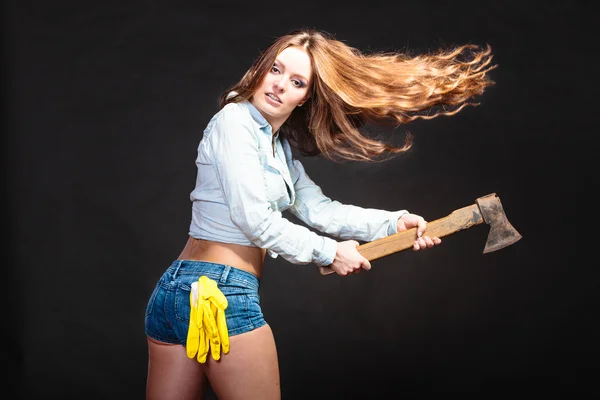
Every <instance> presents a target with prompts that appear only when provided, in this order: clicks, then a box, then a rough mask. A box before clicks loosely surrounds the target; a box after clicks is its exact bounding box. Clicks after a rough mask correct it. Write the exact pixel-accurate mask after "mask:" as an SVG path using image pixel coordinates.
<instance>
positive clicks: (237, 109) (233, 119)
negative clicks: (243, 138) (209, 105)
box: [206, 103, 249, 131]
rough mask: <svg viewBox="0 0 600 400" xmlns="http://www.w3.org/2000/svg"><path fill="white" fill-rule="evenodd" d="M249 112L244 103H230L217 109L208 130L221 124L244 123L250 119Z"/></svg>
mask: <svg viewBox="0 0 600 400" xmlns="http://www.w3.org/2000/svg"><path fill="white" fill-rule="evenodd" d="M248 117H249V114H248V111H247V110H246V109H245V107H244V106H243V104H240V103H228V104H226V105H225V106H223V107H222V108H221V109H220V110H219V111H217V112H216V113H215V114H214V115H213V116H212V118H211V119H210V121H209V123H208V125H207V127H206V131H210V130H213V129H214V128H215V127H219V126H221V125H224V124H226V125H231V124H236V123H237V124H240V123H241V124H243V123H245V122H246V121H247V120H248Z"/></svg>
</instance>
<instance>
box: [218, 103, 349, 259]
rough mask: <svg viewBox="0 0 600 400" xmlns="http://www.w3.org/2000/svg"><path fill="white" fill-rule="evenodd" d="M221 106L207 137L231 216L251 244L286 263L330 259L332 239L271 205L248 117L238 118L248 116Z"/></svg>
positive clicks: (257, 147)
mask: <svg viewBox="0 0 600 400" xmlns="http://www.w3.org/2000/svg"><path fill="white" fill-rule="evenodd" d="M226 111H227V112H223V113H221V114H220V115H219V116H218V117H217V119H216V121H215V123H214V125H213V126H212V128H211V132H210V137H209V138H208V139H209V143H210V148H211V152H212V155H213V160H214V165H215V168H216V175H217V179H218V180H219V183H220V185H221V188H222V190H223V196H224V199H225V202H226V203H227V204H228V206H229V209H230V213H231V220H232V222H233V223H234V224H235V225H236V226H237V227H238V228H239V229H240V230H241V231H242V232H243V233H244V234H245V235H246V236H247V237H248V239H249V240H250V241H251V242H252V243H253V244H254V245H256V246H258V247H261V248H265V249H269V250H271V251H272V252H275V253H276V254H278V255H280V256H282V257H283V258H284V259H286V260H288V261H290V262H291V263H294V264H308V263H315V264H317V265H329V264H331V263H332V262H333V259H334V257H335V254H336V250H337V242H336V241H335V240H333V239H331V238H328V237H325V236H321V235H318V234H316V233H315V232H313V231H311V230H309V229H307V228H306V227H304V226H301V225H297V224H294V223H292V222H291V221H289V220H287V219H285V218H283V217H282V215H281V212H280V211H278V210H273V209H272V208H271V205H270V203H269V201H268V198H267V193H266V188H265V181H264V170H263V166H262V164H261V162H260V157H261V153H260V152H261V149H260V145H259V140H258V138H257V136H256V135H257V133H256V132H254V131H253V129H252V126H251V124H250V123H248V124H245V123H243V122H240V121H243V120H244V118H247V117H246V116H245V115H244V114H240V110H239V109H236V108H233V107H232V108H231V109H228V110H226ZM259 134H262V133H261V132H259ZM263 151H264V150H263Z"/></svg>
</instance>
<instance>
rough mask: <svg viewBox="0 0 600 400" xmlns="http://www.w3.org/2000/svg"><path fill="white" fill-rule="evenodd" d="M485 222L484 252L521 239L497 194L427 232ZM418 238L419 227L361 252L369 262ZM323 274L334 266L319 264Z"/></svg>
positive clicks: (440, 233)
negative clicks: (486, 231)
mask: <svg viewBox="0 0 600 400" xmlns="http://www.w3.org/2000/svg"><path fill="white" fill-rule="evenodd" d="M483 222H485V223H486V224H488V225H489V226H490V232H489V234H488V239H487V242H486V243H485V248H484V249H483V253H484V254H485V253H491V252H492V251H496V250H500V249H502V248H504V247H507V246H510V245H511V244H513V243H515V242H517V241H518V240H519V239H521V237H522V236H521V235H520V234H519V232H517V230H516V229H515V228H514V227H513V226H512V225H511V224H510V222H508V219H507V218H506V214H504V209H503V208H502V203H500V198H499V197H498V196H496V193H490V194H488V195H486V196H482V197H479V198H478V199H476V200H475V204H471V205H470V206H466V207H463V208H459V209H458V210H454V211H453V212H452V213H450V214H449V215H448V216H446V217H443V218H440V219H436V220H434V221H431V222H427V229H426V231H425V233H426V234H427V236H431V237H435V236H437V237H439V238H441V237H443V236H448V235H450V234H453V233H455V232H458V231H462V230H464V229H467V228H470V227H472V226H475V225H479V224H481V223H483ZM416 237H417V228H411V229H408V230H406V231H403V232H398V233H395V234H393V235H390V236H387V237H384V238H381V239H377V240H373V241H372V242H368V243H365V244H362V245H360V246H358V251H359V252H360V253H361V254H362V255H363V256H364V257H365V258H366V259H367V260H369V261H372V260H376V259H378V258H381V257H384V256H387V255H389V254H392V253H397V252H399V251H402V250H406V249H409V248H411V247H412V245H413V243H414V241H415V238H416ZM319 269H320V272H321V274H322V275H329V274H332V273H334V272H335V271H334V270H333V269H331V268H330V267H319Z"/></svg>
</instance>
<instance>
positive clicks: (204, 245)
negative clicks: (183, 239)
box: [178, 236, 266, 279]
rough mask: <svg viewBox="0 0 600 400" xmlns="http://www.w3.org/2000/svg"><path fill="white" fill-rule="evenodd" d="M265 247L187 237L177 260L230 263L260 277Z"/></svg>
mask: <svg viewBox="0 0 600 400" xmlns="http://www.w3.org/2000/svg"><path fill="white" fill-rule="evenodd" d="M265 253H266V250H265V249H261V248H259V247H250V246H243V245H240V244H232V243H222V242H213V241H211V240H204V239H195V238H193V237H191V236H190V237H189V239H188V241H187V243H186V244H185V247H184V248H183V251H182V252H181V254H180V255H179V257H178V259H179V260H195V261H208V262H213V263H218V264H224V265H230V266H232V267H235V268H238V269H241V270H244V271H246V272H249V273H251V274H252V275H254V276H256V277H258V278H259V279H260V277H261V275H262V268H263V264H264V260H265Z"/></svg>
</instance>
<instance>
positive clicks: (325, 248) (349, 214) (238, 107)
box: [189, 101, 407, 266]
mask: <svg viewBox="0 0 600 400" xmlns="http://www.w3.org/2000/svg"><path fill="white" fill-rule="evenodd" d="M273 144H274V145H275V149H273ZM196 166H197V168H198V171H197V176H196V186H195V188H194V190H193V191H192V192H191V194H190V200H191V201H192V220H191V223H190V231H189V234H190V236H192V237H194V238H197V239H206V240H212V241H218V242H226V243H234V244H239V245H245V246H256V247H260V248H264V249H267V250H268V253H269V254H270V255H271V256H272V257H277V255H281V256H282V257H283V258H284V259H286V260H288V261H290V262H291V263H294V264H308V263H314V264H317V265H322V266H325V265H329V264H331V263H332V262H333V259H334V257H335V254H336V251H337V242H336V241H335V240H333V239H331V238H329V237H326V236H322V235H318V234H317V233H315V232H313V231H312V230H310V229H308V228H306V227H304V226H301V225H298V224H294V223H292V222H291V221H289V220H288V219H286V218H284V217H283V216H282V212H283V211H285V210H288V211H289V212H291V213H292V214H293V215H295V216H296V217H297V218H298V219H299V220H301V221H303V222H304V223H306V225H307V226H309V227H312V228H314V229H316V230H318V231H321V232H324V233H326V234H328V235H330V236H333V237H339V238H341V239H354V240H361V241H372V240H375V239H379V238H382V237H385V236H388V235H390V234H393V233H396V232H397V228H396V222H397V220H398V218H399V217H400V216H402V215H403V214H405V213H407V211H406V210H400V211H385V210H377V209H370V208H361V207H358V206H353V205H346V204H341V203H339V202H337V201H333V200H331V199H330V198H328V197H326V196H325V195H324V194H323V192H322V191H321V188H320V187H319V186H317V185H316V184H315V183H314V182H313V181H312V180H311V179H310V178H309V177H308V176H307V175H306V172H305V171H304V167H303V166H302V164H301V163H300V161H299V160H297V159H293V158H292V151H291V148H290V145H289V143H288V141H287V140H286V139H284V138H280V137H279V134H278V132H277V133H275V135H273V133H272V132H271V125H270V124H269V123H268V122H267V120H266V119H265V118H264V117H263V116H262V114H261V113H260V112H259V111H258V110H257V109H256V108H255V107H254V106H253V105H252V103H250V102H248V101H244V102H241V103H229V104H227V105H226V106H225V107H223V108H222V109H221V110H219V111H218V112H217V113H216V114H215V115H214V116H213V117H212V119H211V120H210V121H209V123H208V125H207V127H206V129H205V130H204V134H203V137H202V140H201V141H200V144H199V146H198V156H197V158H196Z"/></svg>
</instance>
